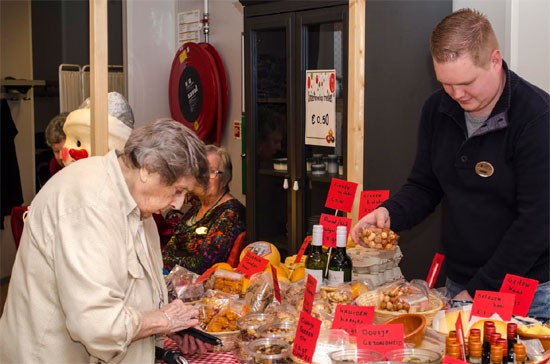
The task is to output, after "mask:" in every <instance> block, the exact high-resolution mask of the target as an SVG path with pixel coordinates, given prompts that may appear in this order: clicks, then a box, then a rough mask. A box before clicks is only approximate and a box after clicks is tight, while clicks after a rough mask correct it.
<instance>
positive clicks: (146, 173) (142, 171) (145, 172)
mask: <svg viewBox="0 0 550 364" xmlns="http://www.w3.org/2000/svg"><path fill="white" fill-rule="evenodd" d="M149 175H150V173H149V171H148V170H146V169H145V168H143V167H141V168H140V169H139V179H140V181H141V182H142V183H147V180H148V179H149Z"/></svg>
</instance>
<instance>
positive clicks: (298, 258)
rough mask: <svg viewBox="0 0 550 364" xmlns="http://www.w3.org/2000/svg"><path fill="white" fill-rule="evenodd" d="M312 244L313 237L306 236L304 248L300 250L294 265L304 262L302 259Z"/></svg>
mask: <svg viewBox="0 0 550 364" xmlns="http://www.w3.org/2000/svg"><path fill="white" fill-rule="evenodd" d="M310 242H311V236H306V238H305V239H304V242H303V243H302V246H301V247H300V250H298V254H296V260H294V264H298V263H300V261H301V260H302V257H303V256H304V253H305V252H306V249H307V246H308V245H309V243H310Z"/></svg>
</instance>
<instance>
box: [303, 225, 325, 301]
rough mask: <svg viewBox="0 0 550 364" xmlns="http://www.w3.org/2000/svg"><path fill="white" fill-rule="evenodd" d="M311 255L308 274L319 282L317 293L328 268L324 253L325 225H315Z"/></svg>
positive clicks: (307, 266) (309, 256)
mask: <svg viewBox="0 0 550 364" xmlns="http://www.w3.org/2000/svg"><path fill="white" fill-rule="evenodd" d="M310 249H311V250H310V253H309V255H308V256H307V259H306V264H305V265H306V274H311V275H312V276H313V278H315V279H316V280H317V292H319V288H320V287H321V286H322V284H323V276H324V274H325V270H326V268H327V255H326V253H324V252H323V225H313V234H312V238H311V248H310Z"/></svg>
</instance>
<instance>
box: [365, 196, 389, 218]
mask: <svg viewBox="0 0 550 364" xmlns="http://www.w3.org/2000/svg"><path fill="white" fill-rule="evenodd" d="M388 198H390V190H368V191H361V197H360V199H359V219H361V218H362V217H363V216H365V215H366V214H368V213H369V212H371V211H373V210H374V209H375V208H377V207H378V206H379V205H380V204H381V203H382V202H384V201H386V200H387V199H388Z"/></svg>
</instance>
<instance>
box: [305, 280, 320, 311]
mask: <svg viewBox="0 0 550 364" xmlns="http://www.w3.org/2000/svg"><path fill="white" fill-rule="evenodd" d="M315 292H317V279H315V277H314V276H312V275H311V274H308V275H307V281H306V288H305V290H304V303H303V304H302V310H304V311H305V312H307V313H309V314H311V310H313V300H314V299H315Z"/></svg>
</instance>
